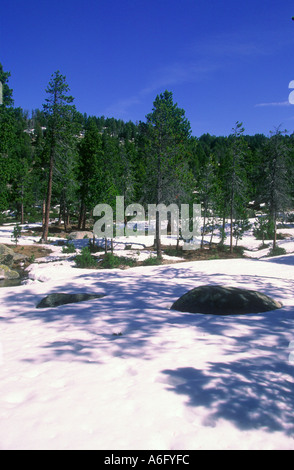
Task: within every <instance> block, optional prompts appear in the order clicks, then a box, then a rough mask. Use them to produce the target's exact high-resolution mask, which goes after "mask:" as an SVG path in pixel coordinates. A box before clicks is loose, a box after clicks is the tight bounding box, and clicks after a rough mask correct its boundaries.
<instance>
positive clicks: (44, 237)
mask: <svg viewBox="0 0 294 470" xmlns="http://www.w3.org/2000/svg"><path fill="white" fill-rule="evenodd" d="M53 155H54V153H53V150H52V151H51V157H50V167H49V176H48V188H47V197H46V211H45V221H44V226H43V234H42V241H47V238H48V231H49V219H50V206H51V196H52V181H53V161H54V158H53Z"/></svg>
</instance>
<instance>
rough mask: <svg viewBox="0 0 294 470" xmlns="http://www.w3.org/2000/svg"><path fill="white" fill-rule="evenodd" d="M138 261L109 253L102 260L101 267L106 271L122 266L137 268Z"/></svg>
mask: <svg viewBox="0 0 294 470" xmlns="http://www.w3.org/2000/svg"><path fill="white" fill-rule="evenodd" d="M135 265H136V260H135V259H133V258H128V257H125V256H116V255H114V254H112V253H107V254H106V255H105V256H104V258H103V259H102V261H101V263H100V266H101V267H102V268H105V269H113V268H119V267H120V266H130V267H132V266H135Z"/></svg>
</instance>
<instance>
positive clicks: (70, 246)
mask: <svg viewBox="0 0 294 470" xmlns="http://www.w3.org/2000/svg"><path fill="white" fill-rule="evenodd" d="M75 252H76V248H75V246H74V244H73V243H72V242H67V244H66V245H64V246H63V247H62V253H75Z"/></svg>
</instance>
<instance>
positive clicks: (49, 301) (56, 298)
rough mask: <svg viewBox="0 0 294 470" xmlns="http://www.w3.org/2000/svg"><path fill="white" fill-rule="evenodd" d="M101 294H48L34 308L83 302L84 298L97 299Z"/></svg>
mask: <svg viewBox="0 0 294 470" xmlns="http://www.w3.org/2000/svg"><path fill="white" fill-rule="evenodd" d="M101 297H104V295H103V294H63V293H56V294H49V295H47V297H45V298H44V299H42V300H41V302H39V303H38V305H37V307H36V308H50V307H58V306H59V305H65V304H72V303H76V302H83V301H85V300H92V299H99V298H101Z"/></svg>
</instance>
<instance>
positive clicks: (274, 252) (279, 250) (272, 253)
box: [268, 246, 287, 256]
mask: <svg viewBox="0 0 294 470" xmlns="http://www.w3.org/2000/svg"><path fill="white" fill-rule="evenodd" d="M286 254H287V252H286V250H285V248H282V247H281V246H276V248H272V249H271V250H270V252H269V254H268V256H280V255H286Z"/></svg>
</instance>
